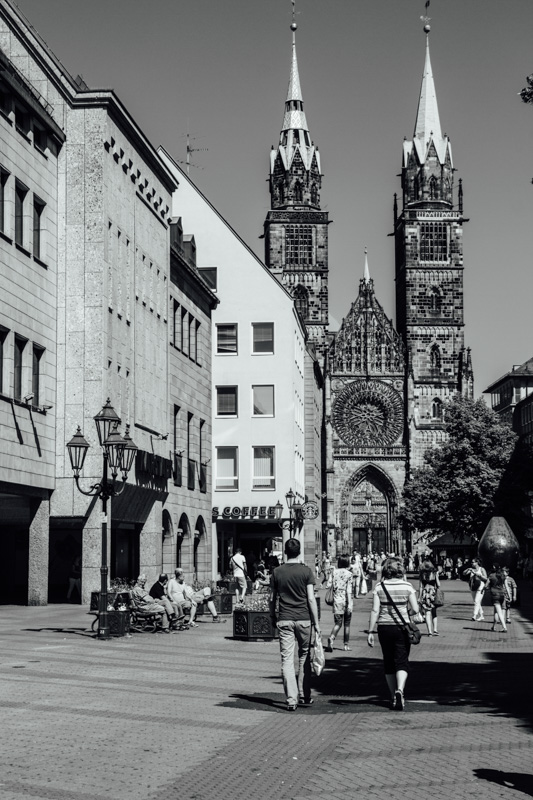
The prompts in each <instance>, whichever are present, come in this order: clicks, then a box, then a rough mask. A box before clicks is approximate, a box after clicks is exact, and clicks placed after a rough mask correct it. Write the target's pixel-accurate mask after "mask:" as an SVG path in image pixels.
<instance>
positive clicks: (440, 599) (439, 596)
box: [433, 586, 444, 608]
mask: <svg viewBox="0 0 533 800" xmlns="http://www.w3.org/2000/svg"><path fill="white" fill-rule="evenodd" d="M433 605H434V606H435V608H440V607H441V606H443V605H444V592H443V591H442V589H441V588H440V586H435V598H434V600H433Z"/></svg>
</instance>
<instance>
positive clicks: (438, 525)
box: [402, 396, 517, 539]
mask: <svg viewBox="0 0 533 800" xmlns="http://www.w3.org/2000/svg"><path fill="white" fill-rule="evenodd" d="M445 420H446V432H447V434H448V439H447V441H446V442H445V443H444V444H443V445H441V446H440V447H434V448H432V449H430V450H427V451H426V453H425V455H424V462H425V463H424V466H422V467H420V468H419V469H415V470H413V473H412V475H411V478H410V480H409V481H408V483H407V484H406V486H405V489H404V494H403V498H404V510H403V513H402V517H403V520H404V523H405V524H406V526H407V528H408V529H410V530H418V531H431V532H432V533H435V534H439V535H440V534H443V533H451V534H452V535H453V536H454V538H456V539H462V538H464V537H468V536H472V537H474V538H476V539H479V538H480V536H481V535H482V533H483V530H484V529H485V527H486V525H487V523H488V521H489V519H490V517H491V516H493V514H494V513H495V511H496V505H495V496H496V492H497V490H498V487H499V484H500V481H501V478H502V476H503V474H504V472H505V470H506V468H507V467H508V464H509V460H510V458H511V455H512V453H513V448H514V445H515V441H516V438H517V437H516V434H515V433H513V431H512V430H511V428H510V426H509V424H508V423H505V422H503V421H502V420H501V419H500V417H499V416H498V415H497V414H496V413H495V412H494V411H492V410H491V409H489V408H488V407H487V406H486V405H485V403H484V402H483V400H470V399H468V398H465V397H461V396H457V397H456V398H454V399H453V400H451V401H450V402H449V403H447V404H446V406H445Z"/></svg>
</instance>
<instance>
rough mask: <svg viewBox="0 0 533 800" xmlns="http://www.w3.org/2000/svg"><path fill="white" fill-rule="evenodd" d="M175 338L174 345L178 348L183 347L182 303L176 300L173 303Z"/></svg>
mask: <svg viewBox="0 0 533 800" xmlns="http://www.w3.org/2000/svg"><path fill="white" fill-rule="evenodd" d="M172 317H173V326H172V327H173V339H172V344H173V345H174V347H177V348H178V350H180V349H181V306H180V304H179V303H178V302H177V301H176V300H174V304H173V311H172Z"/></svg>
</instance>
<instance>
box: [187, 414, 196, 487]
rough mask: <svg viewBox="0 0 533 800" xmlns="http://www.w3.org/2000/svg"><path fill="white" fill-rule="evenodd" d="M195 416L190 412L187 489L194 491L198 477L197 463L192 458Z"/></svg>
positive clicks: (188, 423) (188, 422)
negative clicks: (196, 477)
mask: <svg viewBox="0 0 533 800" xmlns="http://www.w3.org/2000/svg"><path fill="white" fill-rule="evenodd" d="M193 419H194V414H191V412H190V411H189V412H188V414H187V488H188V489H194V487H195V475H196V461H195V460H194V459H193V458H191V452H192V451H191V447H192V441H191V438H192V437H191V434H192V425H193Z"/></svg>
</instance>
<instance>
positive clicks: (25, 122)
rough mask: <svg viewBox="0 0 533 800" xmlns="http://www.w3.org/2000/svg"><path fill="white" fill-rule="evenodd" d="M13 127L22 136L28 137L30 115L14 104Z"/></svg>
mask: <svg viewBox="0 0 533 800" xmlns="http://www.w3.org/2000/svg"><path fill="white" fill-rule="evenodd" d="M15 127H16V129H17V130H18V132H19V133H21V134H22V135H23V136H28V135H29V133H30V115H29V114H28V112H27V111H26V109H25V108H23V107H22V106H19V105H18V104H17V103H15Z"/></svg>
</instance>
